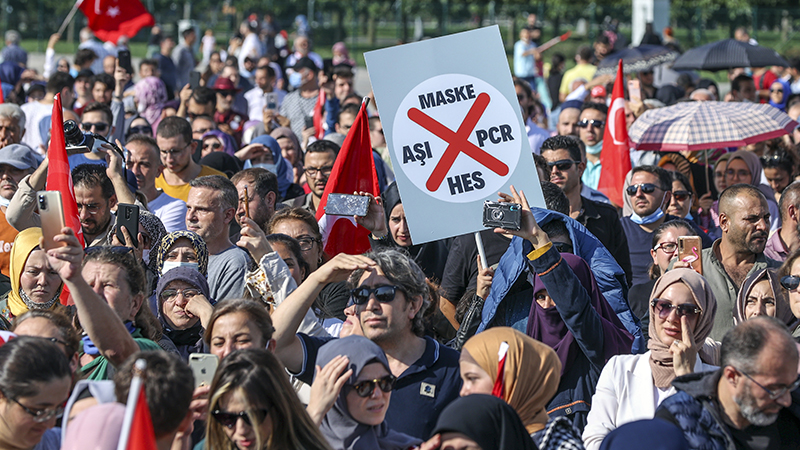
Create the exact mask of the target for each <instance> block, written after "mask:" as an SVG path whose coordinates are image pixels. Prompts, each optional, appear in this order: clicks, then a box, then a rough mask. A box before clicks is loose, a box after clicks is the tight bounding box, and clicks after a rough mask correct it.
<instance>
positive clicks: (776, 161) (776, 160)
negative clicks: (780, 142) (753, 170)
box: [760, 154, 792, 167]
mask: <svg viewBox="0 0 800 450" xmlns="http://www.w3.org/2000/svg"><path fill="white" fill-rule="evenodd" d="M760 159H761V165H762V166H764V167H775V166H780V165H784V164H791V163H792V161H791V160H790V159H789V158H788V157H787V156H786V155H785V154H780V155H772V156H768V157H761V158H760Z"/></svg>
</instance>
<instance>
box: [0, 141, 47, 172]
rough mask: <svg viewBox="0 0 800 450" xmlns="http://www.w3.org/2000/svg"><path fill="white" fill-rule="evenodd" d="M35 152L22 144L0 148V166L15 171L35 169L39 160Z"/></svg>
mask: <svg viewBox="0 0 800 450" xmlns="http://www.w3.org/2000/svg"><path fill="white" fill-rule="evenodd" d="M35 154H36V153H35V152H34V151H33V150H32V149H31V148H30V147H28V146H27V145H24V144H11V145H6V146H5V147H3V148H0V164H8V165H9V166H14V167H16V168H17V169H22V170H25V169H35V168H37V167H39V160H38V159H37V158H36V156H35Z"/></svg>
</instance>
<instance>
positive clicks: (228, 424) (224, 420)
mask: <svg viewBox="0 0 800 450" xmlns="http://www.w3.org/2000/svg"><path fill="white" fill-rule="evenodd" d="M251 413H252V414H253V416H254V417H255V419H256V420H257V421H258V423H261V422H263V421H264V419H266V418H267V414H268V413H269V411H268V410H266V409H254V410H252V411H251ZM211 417H213V418H214V420H216V421H217V422H219V423H220V425H222V426H223V427H225V428H233V427H235V426H236V422H237V421H238V420H239V419H242V420H244V423H246V424H247V425H248V426H251V427H252V426H253V424H252V423H250V416H249V415H248V414H247V411H240V412H238V413H232V412H227V411H221V410H219V409H217V410H215V411H211Z"/></svg>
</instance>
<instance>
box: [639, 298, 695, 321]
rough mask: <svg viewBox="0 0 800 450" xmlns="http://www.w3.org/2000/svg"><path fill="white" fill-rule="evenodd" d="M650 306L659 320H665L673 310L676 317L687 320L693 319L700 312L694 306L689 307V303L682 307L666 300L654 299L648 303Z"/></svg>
mask: <svg viewBox="0 0 800 450" xmlns="http://www.w3.org/2000/svg"><path fill="white" fill-rule="evenodd" d="M650 306H652V307H653V309H655V310H656V311H657V312H658V317H659V318H661V319H666V318H667V317H669V315H670V314H671V313H672V311H673V310H675V314H677V315H678V317H679V318H680V317H683V316H687V317H689V318H691V317H694V316H696V315H698V314H700V313H701V312H703V310H702V309H700V308H698V307H697V306H696V305H691V304H689V303H684V304H683V305H673V304H672V303H670V302H668V301H666V300H659V299H654V300H652V301H651V302H650Z"/></svg>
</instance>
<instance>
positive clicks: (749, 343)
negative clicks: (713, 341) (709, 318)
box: [720, 316, 799, 378]
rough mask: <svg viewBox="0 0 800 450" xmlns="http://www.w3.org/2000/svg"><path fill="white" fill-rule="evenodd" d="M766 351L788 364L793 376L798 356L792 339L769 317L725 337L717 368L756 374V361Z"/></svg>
mask: <svg viewBox="0 0 800 450" xmlns="http://www.w3.org/2000/svg"><path fill="white" fill-rule="evenodd" d="M766 349H769V350H771V351H774V352H777V354H779V355H781V357H782V359H785V360H787V362H789V364H787V366H788V367H789V369H793V370H794V371H795V372H796V370H797V361H798V357H799V356H798V353H797V346H796V345H795V342H794V339H793V338H792V335H791V334H790V333H789V330H788V329H787V328H786V325H784V324H782V323H780V322H779V321H778V320H776V319H775V318H773V317H769V316H757V317H753V318H752V319H750V320H747V321H745V322H742V323H740V324H739V325H736V326H735V327H733V328H731V329H730V330H729V331H728V332H727V333H726V334H725V337H724V338H723V339H722V348H721V351H720V367H725V366H734V367H736V368H738V369H740V370H744V371H745V372H749V373H759V369H761V368H760V367H759V364H758V363H759V357H760V356H761V355H762V354H763V352H764V350H766ZM794 376H796V374H794ZM790 378H791V377H790Z"/></svg>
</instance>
